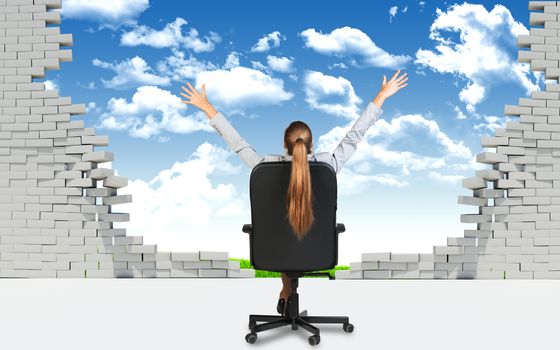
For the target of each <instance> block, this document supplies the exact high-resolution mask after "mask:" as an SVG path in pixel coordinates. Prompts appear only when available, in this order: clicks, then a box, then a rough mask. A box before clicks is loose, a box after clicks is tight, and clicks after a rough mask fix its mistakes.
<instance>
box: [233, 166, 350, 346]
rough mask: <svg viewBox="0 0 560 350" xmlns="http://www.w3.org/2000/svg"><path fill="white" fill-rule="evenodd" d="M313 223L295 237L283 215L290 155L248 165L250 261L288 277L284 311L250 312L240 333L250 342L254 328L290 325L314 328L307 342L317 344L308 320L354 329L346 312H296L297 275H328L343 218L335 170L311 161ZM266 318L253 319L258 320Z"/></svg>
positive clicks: (316, 331) (246, 228)
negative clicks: (244, 332)
mask: <svg viewBox="0 0 560 350" xmlns="http://www.w3.org/2000/svg"><path fill="white" fill-rule="evenodd" d="M309 167H310V171H311V186H312V193H313V201H312V203H313V213H314V217H315V220H314V223H313V225H312V227H311V229H310V231H309V232H308V233H307V236H306V237H305V238H303V239H302V240H301V241H299V242H298V240H297V237H296V236H295V235H294V234H293V231H292V228H291V226H290V223H289V221H288V219H287V209H286V206H285V203H286V202H285V198H286V191H287V189H288V184H289V181H290V172H291V161H270V162H268V161H267V162H261V163H258V164H257V165H256V166H255V167H253V170H252V171H251V177H250V184H249V196H250V201H251V224H245V225H243V228H242V231H243V232H246V233H248V234H249V237H250V238H249V241H250V256H251V265H252V266H253V268H254V269H257V270H266V271H274V272H285V273H286V274H287V276H288V278H290V281H291V286H292V294H291V296H290V303H289V306H290V308H289V311H288V312H287V313H286V315H285V316H284V315H249V329H250V330H251V333H248V334H247V335H246V336H245V340H246V341H247V342H248V343H251V344H253V343H255V341H256V340H257V333H258V332H262V331H265V330H268V329H273V328H278V327H282V326H287V325H291V326H292V330H297V329H298V326H301V327H303V328H304V329H306V330H308V331H309V332H311V333H313V335H311V336H310V337H309V338H308V340H309V344H311V345H316V344H319V342H320V340H321V337H320V335H319V328H317V327H315V326H313V325H312V324H311V323H342V325H343V326H342V328H343V330H344V331H345V332H347V333H350V332H352V331H353V329H354V326H353V325H352V324H350V323H349V321H348V316H308V315H307V310H304V311H302V312H301V313H300V312H299V302H298V301H299V297H298V292H297V288H298V281H299V278H300V277H302V276H328V277H329V279H334V277H333V276H331V275H330V274H329V273H328V272H314V273H313V272H309V271H320V270H329V269H332V268H334V267H335V266H336V264H337V260H338V234H339V233H340V232H344V231H345V227H344V224H340V223H338V224H337V223H336V209H337V208H336V196H337V184H336V172H335V171H334V169H333V168H332V167H331V165H330V164H328V163H325V162H322V161H310V162H309ZM259 321H260V322H266V323H261V324H258V325H257V322H259Z"/></svg>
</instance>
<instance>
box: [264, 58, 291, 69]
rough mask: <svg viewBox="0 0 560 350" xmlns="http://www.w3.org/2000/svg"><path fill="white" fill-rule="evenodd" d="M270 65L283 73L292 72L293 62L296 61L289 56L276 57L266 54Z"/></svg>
mask: <svg viewBox="0 0 560 350" xmlns="http://www.w3.org/2000/svg"><path fill="white" fill-rule="evenodd" d="M266 59H267V62H268V66H269V67H270V68H271V69H272V70H274V71H277V72H281V73H291V72H292V71H293V67H292V64H293V63H294V61H293V60H291V59H289V58H288V57H276V56H272V55H268V56H266Z"/></svg>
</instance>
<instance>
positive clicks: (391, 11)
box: [389, 6, 398, 22]
mask: <svg viewBox="0 0 560 350" xmlns="http://www.w3.org/2000/svg"><path fill="white" fill-rule="evenodd" d="M397 9H398V7H397V6H392V7H391V8H390V9H389V22H393V17H395V16H396V15H397Z"/></svg>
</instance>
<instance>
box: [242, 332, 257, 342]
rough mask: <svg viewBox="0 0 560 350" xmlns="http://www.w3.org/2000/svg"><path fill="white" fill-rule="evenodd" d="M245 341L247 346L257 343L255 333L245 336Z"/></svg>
mask: <svg viewBox="0 0 560 350" xmlns="http://www.w3.org/2000/svg"><path fill="white" fill-rule="evenodd" d="M245 340H246V341H247V343H249V344H255V342H256V341H257V333H249V334H247V335H246V336H245Z"/></svg>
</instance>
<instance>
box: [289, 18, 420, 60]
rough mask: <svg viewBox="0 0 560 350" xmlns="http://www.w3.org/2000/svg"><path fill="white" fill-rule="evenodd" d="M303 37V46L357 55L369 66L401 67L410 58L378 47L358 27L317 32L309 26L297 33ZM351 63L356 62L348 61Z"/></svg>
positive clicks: (332, 53) (340, 54)
mask: <svg viewBox="0 0 560 350" xmlns="http://www.w3.org/2000/svg"><path fill="white" fill-rule="evenodd" d="M298 35H299V36H301V37H303V39H304V41H305V46H306V47H309V48H311V49H313V50H315V51H316V52H318V53H321V54H325V55H334V56H336V57H343V56H351V55H357V56H361V57H362V59H363V64H364V65H365V66H370V67H385V68H398V67H403V66H404V65H406V63H408V62H409V61H410V60H411V59H412V58H411V57H410V56H407V55H392V54H390V53H388V52H386V51H385V50H383V49H381V48H380V47H378V46H377V45H376V44H375V43H374V42H373V41H372V40H371V39H370V37H369V36H368V35H367V34H365V33H364V32H362V31H361V30H359V29H356V28H351V27H348V26H346V27H342V28H337V29H335V30H333V31H332V32H331V33H330V34H323V33H317V32H316V31H315V29H314V28H309V29H306V30H304V31H303V32H301V33H299V34H298ZM350 63H352V64H353V65H356V63H353V62H352V61H351V62H350Z"/></svg>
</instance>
